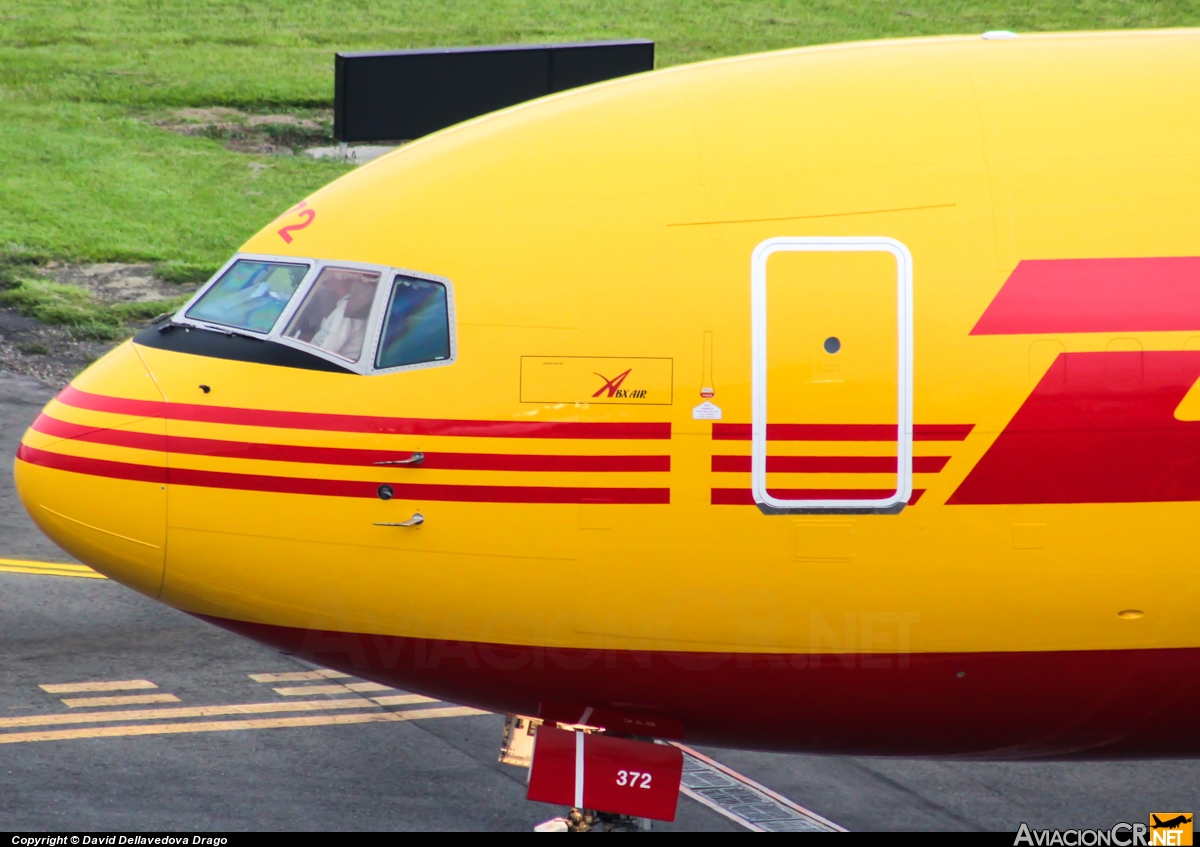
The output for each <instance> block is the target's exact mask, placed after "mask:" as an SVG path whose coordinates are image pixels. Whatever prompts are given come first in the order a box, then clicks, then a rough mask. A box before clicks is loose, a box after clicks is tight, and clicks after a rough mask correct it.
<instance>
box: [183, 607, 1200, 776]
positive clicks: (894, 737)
mask: <svg viewBox="0 0 1200 847" xmlns="http://www.w3.org/2000/svg"><path fill="white" fill-rule="evenodd" d="M206 619H207V620H209V621H210V622H211V623H214V624H217V625H218V626H222V627H224V628H226V629H229V630H232V631H234V632H237V633H239V634H241V635H245V636H248V637H250V638H253V639H255V640H257V641H260V642H263V643H265V644H270V645H272V646H274V647H276V648H278V649H280V650H282V651H284V652H286V653H291V654H295V655H297V656H301V657H303V658H305V659H308V660H310V661H313V662H316V663H318V664H321V665H325V666H327V667H331V668H337V669H339V670H343V671H346V672H351V673H354V674H356V675H359V676H363V677H366V678H370V679H375V680H377V681H379V682H383V683H387V684H389V685H394V686H396V687H399V688H404V689H407V690H413V691H419V692H421V693H424V694H428V695H432V696H437V697H439V698H441V699H444V700H449V701H452V702H456V703H464V704H467V705H471V706H475V707H477V708H482V709H488V710H490V711H495V712H505V713H514V714H522V715H529V716H535V717H536V716H547V715H546V713H547V711H548V710H549V711H553V712H554V713H555V714H553V715H549V716H550V717H552V718H553V719H556V720H562V721H568V722H569V721H570V720H571V718H570V717H569V716H568V715H567V714H566V712H568V711H570V712H573V711H574V710H578V713H579V714H580V715H582V714H583V712H584V711H585V710H586V709H589V708H590V709H592V710H593V711H592V712H590V713H589V714H601V715H606V716H607V717H606V718H605V720H606V721H614V722H615V721H620V720H626V721H640V722H641V723H642V724H643V725H645V724H646V723H647V722H651V723H656V724H658V725H659V726H661V727H662V728H663V729H664V730H665V731H664V732H660V733H659V734H660V735H663V736H675V735H680V734H681V735H682V737H683V738H684V739H686V740H687V741H689V742H692V743H702V744H714V745H718V746H729V747H740V748H746V749H759V750H782V751H792V752H808V753H824V754H845V755H872V756H929V757H955V758H982V759H1030V758H1055V759H1086V758H1093V759H1111V758H1134V757H1139V758H1144V757H1160V758H1175V757H1180V758H1183V757H1193V756H1196V755H1198V754H1200V723H1198V722H1197V721H1196V720H1195V713H1196V709H1197V706H1200V673H1198V671H1200V649H1194V648H1187V649H1182V648H1181V649H1158V650H1091V651H1046V652H1013V653H912V654H901V655H895V654H893V655H862V654H821V655H809V654H796V655H787V654H761V653H677V652H674V653H673V652H664V651H646V652H630V651H619V650H578V649H561V648H541V647H522V646H514V645H503V644H486V643H473V642H464V641H436V640H428V639H420V638H404V637H399V636H382V635H371V634H360V633H344V632H322V631H312V630H303V629H293V628H289V627H279V626H270V625H266V624H255V623H247V622H244V621H234V620H226V619H218V618H206ZM614 692H618V694H614ZM576 720H578V718H576ZM676 728H678V729H676ZM636 734H650V733H649V732H647V731H645V730H644V729H643V730H642V731H640V732H638V733H636Z"/></svg>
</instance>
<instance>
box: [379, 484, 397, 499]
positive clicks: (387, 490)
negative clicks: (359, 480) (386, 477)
mask: <svg viewBox="0 0 1200 847" xmlns="http://www.w3.org/2000/svg"><path fill="white" fill-rule="evenodd" d="M375 493H376V494H378V495H379V499H380V500H391V499H392V498H393V497H395V496H396V492H394V491H392V487H391V486H390V485H388V484H387V483H386V482H385V483H384V484H383V485H381V486H379V487H378V488H376V489H375Z"/></svg>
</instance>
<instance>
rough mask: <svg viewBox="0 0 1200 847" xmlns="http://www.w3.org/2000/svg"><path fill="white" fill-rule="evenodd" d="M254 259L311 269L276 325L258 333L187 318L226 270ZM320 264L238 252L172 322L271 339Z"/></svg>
mask: <svg viewBox="0 0 1200 847" xmlns="http://www.w3.org/2000/svg"><path fill="white" fill-rule="evenodd" d="M242 260H245V261H251V262H275V263H279V264H286V265H307V266H308V270H306V271H305V272H304V276H302V277H301V278H300V284H299V285H297V286H296V292H295V293H294V294H293V295H292V299H291V300H289V301H288V303H287V305H286V306H284V307H283V311H282V312H280V313H279V317H277V318H276V319H275V324H274V326H272V327H271V329H270V330H269V331H267V332H259V331H258V330H256V329H246V328H245V327H240V326H234V325H233V324H221V323H216V322H215V321H202V320H200V319H199V318H190V317H188V314H187V312H188V309H190V308H192V307H193V306H195V305H196V304H197V303H199V302H200V299H201V298H202V297H204V295H205V294H207V293H208V291H209V289H210V288H212V287H213V286H215V285H216V284H217V282H219V281H220V279H221V277H223V276H225V274H226V272H227V271H228V270H229V269H230V268H232V267H233V266H234V265H235V264H237V263H238V262H239V261H242ZM316 265H317V261H316V260H315V259H303V258H300V257H298V256H264V255H262V254H260V253H235V254H234V255H233V258H231V259H230V260H229V261H228V262H226V263H225V264H223V265H221V267H220V268H219V269H218V270H217V272H216V273H215V274H213V275H212V276H210V277H209V278H208V281H207V282H205V283H204V284H203V285H202V286H200V287H199V288H197V289H196V293H195V294H193V295H192V296H191V298H189V299H188V301H187V302H186V303H184V304H183V305H182V306H181V307H180V308H179V310H178V311H177V312H175V314H174V315H172V316H171V322H172V323H176V324H180V325H182V326H194V327H197V328H198V329H208V330H212V331H214V332H224V333H233V334H235V335H248V336H250V337H252V338H263V339H266V338H270V337H271V335H272V333H274V331H275V327H277V326H279V322H280V321H281V320H282V319H283V316H284V315H286V314H287V313H288V312H289V311H291V309H292V304H293V303H294V302H295V300H296V297H297V295H299V294H300V292H301V291H304V290H305V288H306V286H307V285H308V283H309V279H310V277H312V274H313V268H314V267H315V266H316Z"/></svg>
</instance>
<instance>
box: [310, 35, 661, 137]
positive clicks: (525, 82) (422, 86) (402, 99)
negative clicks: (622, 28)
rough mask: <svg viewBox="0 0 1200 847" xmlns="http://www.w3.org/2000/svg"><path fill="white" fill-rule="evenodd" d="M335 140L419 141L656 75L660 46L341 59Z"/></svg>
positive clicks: (611, 44)
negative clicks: (598, 86) (579, 90)
mask: <svg viewBox="0 0 1200 847" xmlns="http://www.w3.org/2000/svg"><path fill="white" fill-rule="evenodd" d="M334 68H335V73H334V80H335V82H334V85H335V91H334V101H333V103H334V105H333V136H334V138H336V139H337V140H338V141H390V140H394V139H408V138H419V137H421V136H422V135H428V134H429V133H431V132H434V131H436V130H439V129H442V128H443V127H448V126H452V125H453V124H456V123H459V122H460V121H465V120H467V119H468V118H473V117H476V116H477V115H483V114H486V113H488V112H494V111H496V110H497V109H503V108H504V107H505V106H512V105H514V104H516V103H521V102H523V101H525V100H532V99H533V98H535V97H543V96H545V95H546V94H552V93H554V92H555V91H565V90H567V89H568V88H576V87H578V86H580V85H588V84H589V83H593V82H600V81H601V80H606V79H612V78H613V77H618V76H625V75H627V74H634V73H640V72H642V71H650V70H654V42H653V41H646V40H644V39H640V38H638V39H631V40H629V41H594V42H586V43H581V44H529V45H518V46H513V47H451V48H441V49H432V50H393V51H389V52H386V53H338V54H337V56H336V59H335V61H334Z"/></svg>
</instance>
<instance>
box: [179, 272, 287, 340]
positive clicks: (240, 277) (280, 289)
mask: <svg viewBox="0 0 1200 847" xmlns="http://www.w3.org/2000/svg"><path fill="white" fill-rule="evenodd" d="M307 272H308V265H292V264H283V263H281V262H261V261H256V260H253V259H238V260H237V261H236V262H234V263H233V264H232V265H230V267H229V269H228V270H226V271H225V273H224V274H222V275H221V278H220V279H218V280H217V281H216V283H214V284H213V286H212V287H211V288H209V289H208V291H206V292H204V296H203V297H201V298H200V299H199V300H197V301H196V303H195V304H194V305H193V306H192V307H191V308H190V309H188V310H187V316H188V317H189V318H191V319H192V320H196V321H207V322H209V323H215V324H222V325H224V326H231V327H237V328H239V329H248V330H253V331H254V332H270V330H271V327H273V326H274V325H275V321H276V320H278V319H279V315H280V314H281V313H282V312H283V309H284V307H285V306H287V304H288V301H289V300H291V299H292V295H293V294H295V293H296V288H297V287H298V286H299V285H300V281H301V280H302V279H304V275H305V274H306V273H307Z"/></svg>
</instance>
